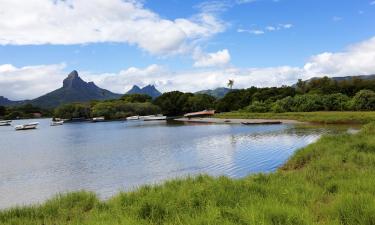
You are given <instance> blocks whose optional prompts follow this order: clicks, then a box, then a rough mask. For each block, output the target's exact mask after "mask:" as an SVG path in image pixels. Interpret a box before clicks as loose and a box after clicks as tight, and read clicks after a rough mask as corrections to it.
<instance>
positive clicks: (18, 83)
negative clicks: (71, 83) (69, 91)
mask: <svg viewBox="0 0 375 225" xmlns="http://www.w3.org/2000/svg"><path fill="white" fill-rule="evenodd" d="M64 68H65V65H64V64H57V65H39V66H25V67H15V66H13V65H10V64H4V65H0V96H5V97H7V98H10V99H13V100H22V99H30V98H35V97H38V96H40V95H43V94H45V93H47V92H49V91H53V90H54V89H56V88H58V87H60V86H61V84H62V79H64V77H65V76H66V73H65V72H64V71H63V69H64Z"/></svg>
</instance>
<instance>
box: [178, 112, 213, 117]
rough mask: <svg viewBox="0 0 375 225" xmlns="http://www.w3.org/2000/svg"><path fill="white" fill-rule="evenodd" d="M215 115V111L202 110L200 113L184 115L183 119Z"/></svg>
mask: <svg viewBox="0 0 375 225" xmlns="http://www.w3.org/2000/svg"><path fill="white" fill-rule="evenodd" d="M213 115H215V110H203V111H200V112H192V113H186V114H185V115H184V117H187V118H192V117H208V116H213Z"/></svg>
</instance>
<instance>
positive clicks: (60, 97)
mask: <svg viewBox="0 0 375 225" xmlns="http://www.w3.org/2000/svg"><path fill="white" fill-rule="evenodd" d="M121 96H122V95H121V94H115V93H112V92H110V91H108V90H106V89H102V88H99V87H98V86H96V85H95V84H94V82H85V81H83V80H82V79H81V78H80V77H79V75H78V72H77V71H75V70H74V71H72V72H71V73H70V74H69V75H68V77H67V78H65V80H64V81H63V86H62V87H61V88H59V89H57V90H54V91H52V92H50V93H48V94H45V95H43V96H40V97H39V98H36V99H34V100H31V101H30V102H29V103H31V104H33V105H36V106H40V107H46V108H53V107H56V106H59V105H61V104H66V103H71V102H89V101H92V100H108V99H116V98H120V97H121Z"/></svg>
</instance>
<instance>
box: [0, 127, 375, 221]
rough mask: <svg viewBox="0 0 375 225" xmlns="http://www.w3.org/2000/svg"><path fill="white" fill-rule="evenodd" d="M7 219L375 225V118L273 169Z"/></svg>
mask: <svg viewBox="0 0 375 225" xmlns="http://www.w3.org/2000/svg"><path fill="white" fill-rule="evenodd" d="M0 224H14V225H15V224H38V225H40V224H44V225H52V224H56V225H57V224H59V225H61V224H77V225H78V224H96V225H99V224H103V225H104V224H105V225H112V224H116V225H120V224H167V225H172V224H173V225H179V224H189V225H195V224H197V225H198V224H199V225H203V224H212V225H214V224H223V225H226V224H240V225H241V224H243V225H245V224H279V225H284V224H337V225H339V224H348V225H349V224H361V225H367V224H368V225H370V224H375V123H372V124H369V125H366V126H364V127H363V128H362V131H361V132H360V133H358V134H355V135H350V134H341V135H336V136H324V137H323V138H321V139H320V140H319V141H317V142H316V143H314V144H311V145H309V146H308V147H306V148H304V149H301V150H299V151H298V152H297V153H296V154H295V155H294V156H293V157H292V158H291V159H290V160H289V161H288V162H287V163H286V164H285V165H284V166H283V167H282V168H280V169H279V170H278V171H277V172H275V173H271V174H258V175H252V176H249V177H246V178H243V179H230V178H227V177H218V178H213V177H210V176H205V175H201V176H197V177H194V178H186V179H181V180H172V181H169V182H166V183H164V184H162V185H159V186H144V187H142V188H140V189H138V190H137V191H134V192H129V193H119V194H118V195H116V196H114V197H113V198H112V199H110V200H107V201H100V200H98V198H97V197H96V196H95V194H93V193H89V192H76V193H70V194H66V195H60V196H57V197H55V198H54V199H51V200H49V201H47V202H46V203H44V204H42V205H40V206H32V207H24V208H13V209H9V210H6V211H2V212H0Z"/></svg>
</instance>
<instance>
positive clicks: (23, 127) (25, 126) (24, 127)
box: [14, 122, 39, 130]
mask: <svg viewBox="0 0 375 225" xmlns="http://www.w3.org/2000/svg"><path fill="white" fill-rule="evenodd" d="M38 125H39V123H38V122H36V123H27V124H22V125H17V126H15V127H14V128H15V129H16V130H31V129H36V127H37V126H38Z"/></svg>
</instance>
